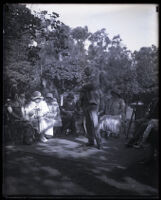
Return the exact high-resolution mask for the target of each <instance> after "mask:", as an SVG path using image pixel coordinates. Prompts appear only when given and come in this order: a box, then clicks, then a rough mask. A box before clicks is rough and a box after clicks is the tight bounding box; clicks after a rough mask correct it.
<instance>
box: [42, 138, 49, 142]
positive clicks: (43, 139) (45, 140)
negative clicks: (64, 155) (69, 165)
mask: <svg viewBox="0 0 161 200" xmlns="http://www.w3.org/2000/svg"><path fill="white" fill-rule="evenodd" d="M40 141H41V142H47V141H48V140H47V139H46V138H45V137H42V138H41V139H40Z"/></svg>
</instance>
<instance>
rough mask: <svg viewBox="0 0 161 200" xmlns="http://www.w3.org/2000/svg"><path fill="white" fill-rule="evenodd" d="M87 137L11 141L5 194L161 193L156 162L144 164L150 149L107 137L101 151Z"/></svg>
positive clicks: (8, 151) (5, 161) (122, 194)
mask: <svg viewBox="0 0 161 200" xmlns="http://www.w3.org/2000/svg"><path fill="white" fill-rule="evenodd" d="M86 142H87V138H85V137H84V136H78V137H73V136H66V137H62V138H54V139H50V140H49V141H48V142H47V143H39V144H36V145H31V146H25V145H18V146H12V145H8V146H6V147H5V151H4V162H3V164H4V167H3V168H4V173H3V174H4V193H5V194H7V195H23V196H24V195H32V196H33V195H38V196H41V195H83V196H84V195H105V196H107V197H108V196H115V197H117V196H118V197H120V196H123V197H126V196H127V197H129V196H147V197H148V196H152V197H153V196H154V197H155V196H157V195H158V190H157V185H158V184H157V182H158V178H157V177H158V168H157V164H156V163H151V164H150V165H140V164H138V161H139V160H141V159H142V158H143V157H144V156H145V155H146V156H147V157H148V155H149V154H148V153H149V152H148V151H149V150H148V148H147V149H145V150H141V149H140V150H138V149H133V148H126V147H125V146H124V143H125V138H124V137H121V138H118V139H115V138H109V139H108V140H106V139H103V146H104V148H103V150H98V149H97V148H95V147H86V146H85V143H86Z"/></svg>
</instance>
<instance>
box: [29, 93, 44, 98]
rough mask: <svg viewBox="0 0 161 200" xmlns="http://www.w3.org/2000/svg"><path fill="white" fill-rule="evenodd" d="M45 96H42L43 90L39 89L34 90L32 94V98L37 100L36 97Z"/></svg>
mask: <svg viewBox="0 0 161 200" xmlns="http://www.w3.org/2000/svg"><path fill="white" fill-rule="evenodd" d="M43 98H44V97H43V96H41V92H39V91H35V92H33V94H32V96H31V99H32V100H35V99H43Z"/></svg>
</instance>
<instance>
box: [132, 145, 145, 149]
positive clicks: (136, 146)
mask: <svg viewBox="0 0 161 200" xmlns="http://www.w3.org/2000/svg"><path fill="white" fill-rule="evenodd" d="M133 147H134V148H136V149H141V148H144V146H143V144H134V145H133Z"/></svg>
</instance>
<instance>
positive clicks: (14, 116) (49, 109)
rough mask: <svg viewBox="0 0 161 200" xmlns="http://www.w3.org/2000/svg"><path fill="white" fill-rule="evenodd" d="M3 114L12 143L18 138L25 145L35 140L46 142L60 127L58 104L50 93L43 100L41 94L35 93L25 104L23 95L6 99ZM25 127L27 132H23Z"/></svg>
mask: <svg viewBox="0 0 161 200" xmlns="http://www.w3.org/2000/svg"><path fill="white" fill-rule="evenodd" d="M5 113H6V119H5V120H6V122H8V125H9V129H10V130H8V131H9V136H10V139H12V140H13V141H17V138H18V139H19V140H21V139H22V140H23V142H24V143H26V144H31V143H33V142H34V141H35V140H36V139H37V140H39V141H41V142H46V141H47V139H49V138H51V137H53V135H54V134H55V133H56V132H57V130H59V129H60V127H62V119H61V116H60V109H59V104H58V101H57V99H56V98H54V97H53V94H52V93H47V94H46V96H45V98H44V97H43V96H42V94H41V92H39V91H35V92H34V93H33V94H32V96H31V98H30V100H29V102H27V103H26V102H25V95H24V94H21V95H20V96H19V97H18V98H16V97H15V98H14V100H12V101H11V100H10V99H8V100H7V104H6V112H5ZM27 127H28V130H29V131H25V130H26V129H27ZM23 128H24V129H23ZM31 128H32V130H33V131H31ZM21 136H22V137H21Z"/></svg>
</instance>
